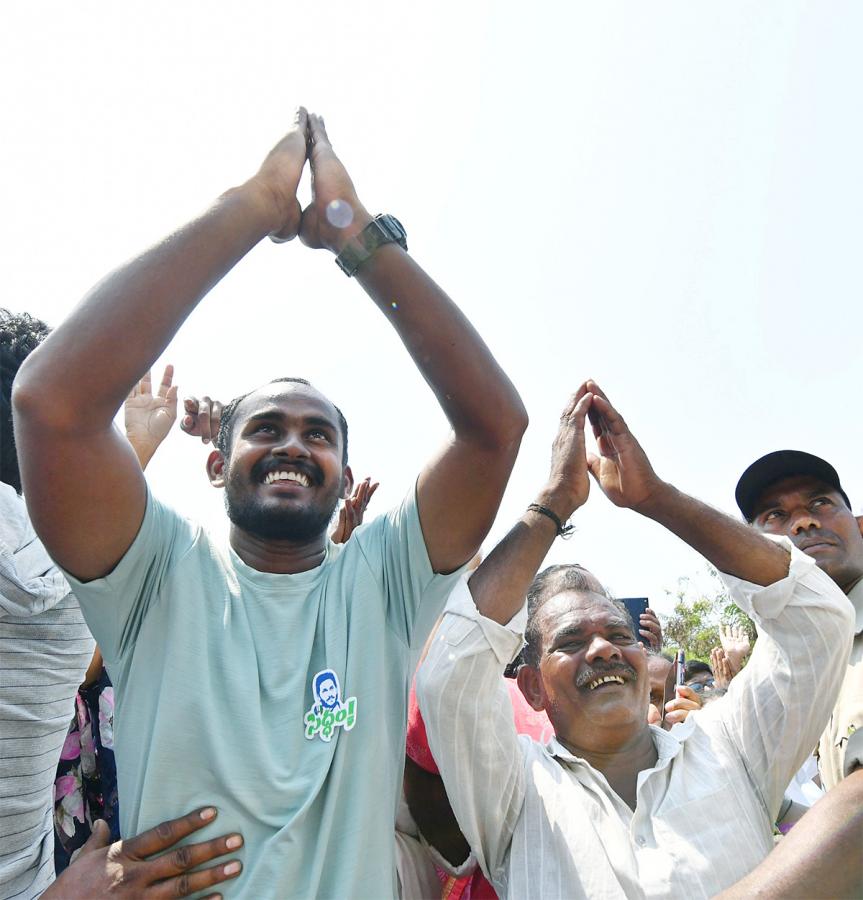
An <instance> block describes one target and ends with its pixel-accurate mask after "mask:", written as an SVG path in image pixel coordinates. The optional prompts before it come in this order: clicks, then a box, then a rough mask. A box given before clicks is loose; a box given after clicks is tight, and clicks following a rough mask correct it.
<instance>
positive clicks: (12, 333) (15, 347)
mask: <svg viewBox="0 0 863 900" xmlns="http://www.w3.org/2000/svg"><path fill="white" fill-rule="evenodd" d="M50 332H51V329H50V328H49V327H48V326H47V325H46V324H45V323H44V322H43V321H42V320H41V319H36V318H34V317H33V316H31V315H29V314H28V313H12V312H9V310H8V309H3V308H0V481H4V482H5V483H6V484H11V485H12V487H13V488H15V490H16V491H17V492H18V493H19V494H20V493H21V473H20V472H19V470H18V453H17V451H16V449H15V437H14V433H13V430H12V382H13V381H14V380H15V376H16V375H17V374H18V369H20V368H21V363H22V362H24V360H25V359H26V358H27V357H28V356H29V355H30V354H31V353H32V352H33V351H34V350H35V349H36V348H37V347H38V346H39V344H41V343H42V341H44V340H45V338H46V337H48V335H49V334H50Z"/></svg>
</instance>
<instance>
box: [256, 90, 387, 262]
mask: <svg viewBox="0 0 863 900" xmlns="http://www.w3.org/2000/svg"><path fill="white" fill-rule="evenodd" d="M306 160H308V162H309V167H310V169H311V175H312V202H311V203H310V204H309V205H308V206H307V207H306V208H305V209H304V210H301V208H300V203H299V201H298V200H297V188H298V186H299V183H300V177H301V175H302V172H303V168H304V167H305V164H306ZM252 181H253V182H254V183H256V184H257V185H258V186H260V187H261V188H262V196H264V197H265V198H269V200H270V202H271V203H272V204H273V208H274V213H273V218H274V223H275V226H276V227H275V228H274V229H273V230H272V231H271V232H270V238H271V239H272V240H274V241H276V242H282V241H290V240H292V239H293V238H295V237H296V236H297V235H299V236H300V240H301V241H302V242H303V243H304V244H305V245H306V246H307V247H312V248H313V249H316V250H317V249H327V250H330V251H332V252H333V253H338V252H339V251H340V250H341V249H342V247H343V246H344V245H345V242H346V241H347V240H348V239H349V238H350V237H351V236H352V235H354V234H356V233H357V232H358V231H360V230H361V229H362V228H363V227H365V225H366V224H368V222H370V221H371V216H370V215H369V214H368V212H366V210H365V209H364V207H363V205H362V204H361V203H360V201H359V198H358V197H357V192H356V189H355V188H354V184H353V182H352V181H351V177H350V175H348V172H347V169H345V167H344V165H343V164H342V162H341V160H340V159H339V158H338V156H336V154H335V151H334V150H333V146H332V144H331V143H330V139H329V137H328V135H327V131H326V127H325V126H324V120H323V118H322V117H321V116H317V115H314V114H309V113H308V112H306V110H305V108H303V107H299V108H298V109H297V110H296V111H295V113H294V121H293V123H292V125H291V128H290V129H289V131H288V133H287V134H286V135H285V136H284V137H283V138H282V139H281V141H279V143H278V144H276V146H275V147H274V148H273V149H272V150H271V151H270V153H269V154H268V156H267V158H266V159H265V160H264V162H263V164H262V165H261V168H260V170H259V171H258V173H257V175H256V176H255V177H254V178H253V179H252Z"/></svg>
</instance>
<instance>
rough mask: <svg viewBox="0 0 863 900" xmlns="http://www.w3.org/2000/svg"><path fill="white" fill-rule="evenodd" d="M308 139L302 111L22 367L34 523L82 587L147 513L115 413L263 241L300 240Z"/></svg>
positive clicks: (104, 284)
mask: <svg viewBox="0 0 863 900" xmlns="http://www.w3.org/2000/svg"><path fill="white" fill-rule="evenodd" d="M305 134H306V114H305V111H304V110H299V111H298V112H297V114H296V117H295V121H294V123H293V127H292V128H291V130H290V131H289V132H288V134H287V135H286V136H285V137H284V138H283V139H282V141H281V142H280V143H279V144H278V145H277V146H276V147H275V148H274V149H273V150H272V151H271V153H270V154H269V156H268V157H267V159H266V160H265V161H264V164H263V165H262V167H261V169H260V171H259V172H258V173H257V175H255V176H254V177H253V178H251V179H250V180H249V181H247V182H246V183H245V184H243V185H241V186H240V187H238V188H234V189H232V190H230V191H228V192H227V193H226V194H224V195H223V196H222V197H220V198H219V200H218V201H217V202H216V203H215V204H214V205H213V206H212V207H211V208H210V209H209V210H208V211H207V212H205V213H204V214H203V215H202V216H200V217H199V218H197V219H195V220H194V221H192V222H190V223H189V224H188V225H186V226H184V227H183V228H181V229H179V231H176V232H175V233H174V234H172V235H171V236H169V237H168V238H166V239H165V240H163V241H161V242H160V243H158V244H157V245H155V246H154V247H152V248H150V249H149V250H147V251H145V252H144V253H142V254H141V255H140V256H138V257H136V258H135V259H133V260H131V261H130V262H128V263H126V264H125V265H123V266H121V267H120V268H119V269H117V270H116V271H114V272H113V273H111V274H110V275H108V276H107V277H106V278H105V279H104V280H103V281H101V282H100V283H99V284H98V285H96V287H95V288H94V289H93V290H92V291H91V292H90V293H89V294H88V295H87V296H86V297H85V298H84V300H83V301H82V302H81V303H80V304H79V305H78V307H77V308H76V309H75V310H74V311H73V312H72V314H71V315H70V316H69V317H68V318H67V319H66V320H65V321H64V322H63V323H62V324H61V325H60V326H59V327H58V328H57V329H56V330H55V331H54V332H53V333H52V334H51V335H50V336H49V337H48V338H47V340H45V342H44V343H43V344H42V346H40V347H39V348H38V349H37V350H36V351H34V352H33V353H32V354H31V355H30V356H29V357H28V358H27V360H25V362H24V364H23V365H22V366H21V369H20V371H19V373H18V377H17V378H16V381H15V386H14V392H13V404H14V414H15V431H16V440H17V441H18V447H19V450H20V452H19V456H20V462H21V474H22V478H23V483H24V485H25V492H26V496H27V502H28V507H29V510H30V515H31V518H32V520H33V524H34V526H35V528H36V530H37V532H38V533H39V535H40V537H41V538H42V540H43V541H44V543H45V545H46V546H47V548H48V550H49V552H50V553H51V555H52V556H53V557H54V559H55V560H56V561H57V562H58V563H59V564H60V565H61V566H63V567H65V568H66V569H67V570H69V571H70V572H72V574H73V575H75V576H77V577H78V578H80V579H82V580H91V579H94V578H99V577H101V576H103V575H105V574H107V573H108V572H110V571H111V570H112V569H113V568H114V566H115V565H116V564H117V562H118V561H119V560H120V559H121V558H122V556H123V554H124V553H125V552H126V550H127V549H128V548H129V545H130V544H131V543H132V540H133V539H134V537H135V535H136V534H137V532H138V529H139V527H140V524H141V520H142V519H143V516H144V508H145V504H146V490H145V482H144V477H143V475H142V474H141V468H140V466H139V464H138V460H137V458H136V456H135V453H134V451H133V450H132V447H131V446H130V444H129V442H128V441H127V440H126V439H125V438H124V437H123V436H121V435H120V434H119V433H118V432H117V431H116V430H115V429H114V428H113V425H112V422H113V418H114V415H115V413H116V412H117V410H118V409H119V407H120V405H121V404H122V403H123V400H124V399H125V397H126V395H127V394H128V393H129V391H130V390H131V388H132V386H133V385H134V384H135V382H136V381H137V380H138V378H139V377H140V374H141V372H146V371H147V370H148V369H149V368H150V367H151V365H152V363H153V362H154V361H155V359H156V358H157V357H158V356H159V354H160V353H161V352H162V350H163V349H164V348H165V347H166V346H167V344H168V343H169V342H170V340H171V338H172V337H173V336H174V334H175V332H176V331H177V329H178V328H179V327H180V325H181V324H182V323H183V321H184V320H185V318H186V317H187V316H188V315H189V313H191V311H192V310H193V309H194V308H195V306H196V305H197V304H198V302H199V301H200V300H201V298H202V297H203V296H204V295H205V294H206V293H207V291H209V290H210V289H211V288H212V287H213V286H214V285H215V284H216V283H217V282H218V281H219V280H220V279H221V278H222V277H223V276H224V275H225V274H226V273H227V272H228V271H229V270H230V269H231V268H233V266H234V265H235V264H236V263H237V262H238V261H239V260H240V259H242V257H243V256H244V255H245V254H246V253H247V252H248V251H249V250H251V248H252V247H254V246H255V244H257V243H258V242H259V241H260V240H262V239H263V238H264V237H266V236H267V235H268V234H269V235H274V236H277V237H278V238H279V239H287V238H290V237H291V236H293V235H295V234H296V233H297V231H298V229H299V226H300V216H301V212H300V207H299V204H298V203H297V200H296V187H297V184H298V183H299V179H300V174H301V172H302V169H303V164H304V163H305V155H306V139H305ZM132 338H134V339H132ZM94 361H97V363H96V364H94Z"/></svg>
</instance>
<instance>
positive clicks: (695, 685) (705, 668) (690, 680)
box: [683, 659, 714, 694]
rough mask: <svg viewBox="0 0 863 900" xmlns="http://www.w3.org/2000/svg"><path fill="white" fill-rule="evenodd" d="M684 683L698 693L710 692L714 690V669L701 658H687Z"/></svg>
mask: <svg viewBox="0 0 863 900" xmlns="http://www.w3.org/2000/svg"><path fill="white" fill-rule="evenodd" d="M683 683H684V684H685V685H686V686H687V687H691V688H692V690H694V691H696V692H697V693H703V694H709V693H710V692H711V691H712V690H713V684H714V679H713V670H712V669H711V668H710V666H709V665H707V663H706V662H702V661H701V660H700V659H688V660H686V666H685V667H684V669H683Z"/></svg>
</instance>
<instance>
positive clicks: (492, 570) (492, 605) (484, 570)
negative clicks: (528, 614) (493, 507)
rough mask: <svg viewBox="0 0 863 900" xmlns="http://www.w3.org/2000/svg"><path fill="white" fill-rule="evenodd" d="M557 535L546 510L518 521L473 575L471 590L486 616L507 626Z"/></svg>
mask: <svg viewBox="0 0 863 900" xmlns="http://www.w3.org/2000/svg"><path fill="white" fill-rule="evenodd" d="M555 537H557V528H556V526H555V524H554V522H552V520H551V519H549V518H548V517H547V516H545V515H543V514H542V513H537V512H533V511H528V512H526V513H525V514H524V516H522V518H521V519H520V520H519V521H518V522H516V524H515V525H514V526H513V528H512V529H511V530H510V532H509V534H507V536H506V537H505V538H504V539H503V540H502V541H501V542H500V543H499V544H498V545H497V546H496V547H495V548H494V550H492V551H491V553H489V555H488V558H487V559H485V560H484V562H483V563H482V565H481V566H480V567H479V568H478V569H477V570H476V572H474V573H473V575H472V576H471V579H470V582H469V586H470V593H471V596H472V597H473V601H474V603H475V604H476V608H477V610H478V611H479V612H480V613H481V614H482V615H483V616H485V617H486V618H487V619H492V620H494V621H495V622H498V623H499V624H501V625H506V623H507V622H509V621H510V620H511V619H512V617H513V616H515V615H516V613H517V612H518V611H519V610H520V609H521V607H522V606H523V605H524V598H525V596H526V595H527V590H528V588H529V587H530V585H531V582H532V581H533V579H534V578H535V576H536V573H537V570H538V569H539V567H540V566H541V565H542V561H543V560H544V559H545V557H546V555H547V554H548V551H549V549H550V548H551V545H552V543H554V539H555Z"/></svg>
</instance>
